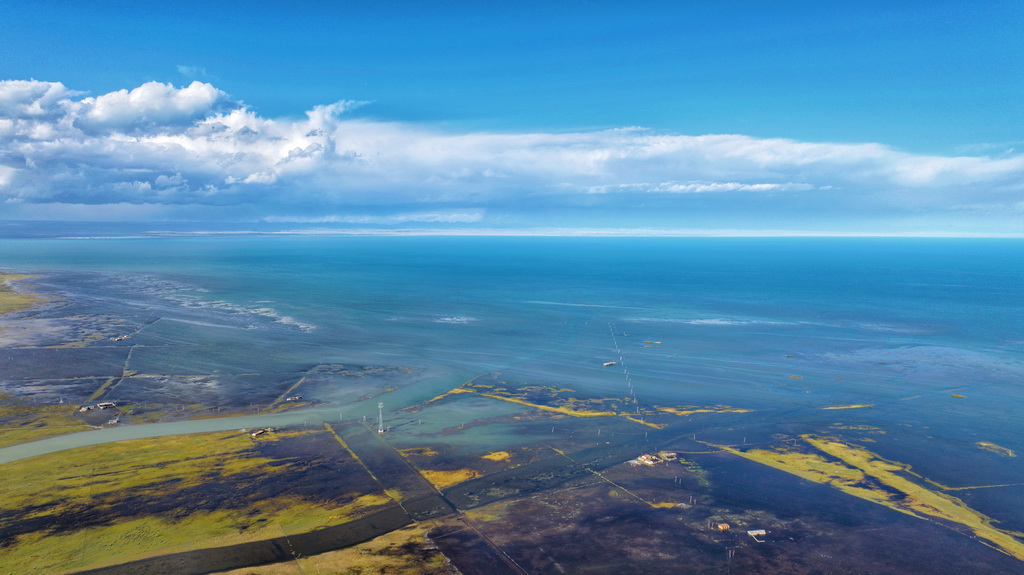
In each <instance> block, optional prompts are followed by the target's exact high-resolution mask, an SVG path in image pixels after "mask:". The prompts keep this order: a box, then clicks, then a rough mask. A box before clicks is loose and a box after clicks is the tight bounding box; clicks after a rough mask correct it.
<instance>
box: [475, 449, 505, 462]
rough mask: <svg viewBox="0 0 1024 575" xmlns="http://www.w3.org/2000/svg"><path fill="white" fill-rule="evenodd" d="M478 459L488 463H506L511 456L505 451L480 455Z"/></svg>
mask: <svg viewBox="0 0 1024 575" xmlns="http://www.w3.org/2000/svg"><path fill="white" fill-rule="evenodd" d="M480 457H481V458H483V459H487V460H490V461H506V460H507V459H508V458H509V457H512V455H511V454H510V453H509V452H507V451H492V452H490V453H488V454H487V455H481V456H480Z"/></svg>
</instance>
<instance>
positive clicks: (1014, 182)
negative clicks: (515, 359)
mask: <svg viewBox="0 0 1024 575" xmlns="http://www.w3.org/2000/svg"><path fill="white" fill-rule="evenodd" d="M362 105H364V103H362V102H353V101H340V102H336V103H333V104H329V105H323V106H317V107H315V108H314V109H312V110H309V111H307V112H306V113H305V115H304V117H299V118H264V117H261V116H260V115H258V114H257V113H256V112H254V111H253V110H252V109H250V108H249V107H247V106H246V105H245V104H244V103H242V102H240V101H237V100H234V99H232V98H231V97H230V96H229V95H228V94H226V93H224V92H222V91H221V90H219V89H217V88H216V87H214V86H213V85H211V84H209V83H204V82H199V81H195V82H192V83H191V84H189V85H188V86H184V87H175V86H172V85H170V84H162V83H158V82H149V83H146V84H143V85H141V86H138V87H135V88H132V89H130V90H129V89H124V90H118V91H116V92H111V93H109V94H102V95H99V96H86V95H84V94H82V93H80V92H77V91H75V90H72V89H69V88H67V87H65V86H64V85H63V84H61V83H59V82H39V81H4V82H0V218H8V219H17V218H23V219H104V218H111V219H132V218H135V219H191V220H210V221H216V220H222V219H225V218H228V219H250V220H262V221H274V222H307V223H309V222H313V223H353V224H358V223H381V224H394V223H409V222H414V223H415V222H419V223H423V224H438V223H470V224H474V225H488V224H493V225H504V226H526V225H531V224H533V223H546V224H552V223H558V224H560V225H567V226H572V225H589V226H594V225H598V226H601V225H613V223H614V222H615V221H617V220H616V218H620V219H621V221H622V222H623V223H624V225H656V226H662V227H665V226H668V227H671V226H673V225H675V226H678V227H690V228H692V227H701V226H702V224H704V225H712V226H740V227H750V226H755V227H756V226H757V225H761V224H763V225H779V224H782V225H791V226H792V225H794V223H795V222H800V221H803V222H811V223H813V225H814V226H816V227H818V228H821V227H822V226H823V225H824V226H825V227H828V226H829V225H832V226H833V227H836V226H839V227H842V226H843V225H845V226H847V227H850V226H853V227H856V226H865V225H870V224H871V223H872V222H876V223H877V222H881V221H885V222H889V224H888V225H892V226H899V225H905V222H910V221H913V222H916V224H915V225H933V226H937V227H941V226H943V225H946V226H949V225H959V226H961V227H970V228H971V229H974V230H975V231H986V229H988V228H992V227H993V226H998V227H999V230H992V231H1021V230H1022V229H1024V228H1022V227H1021V224H1022V222H1024V196H1022V194H1024V156H1022V155H1010V156H998V157H993V156H958V157H952V156H935V155H920V154H913V153H908V152H903V151H899V150H895V149H893V148H890V147H887V146H885V145H882V144H877V143H863V144H848V143H810V142H798V141H793V140H787V139H777V138H755V137H751V136H745V135H730V134H718V135H699V136H691V135H678V134H664V133H658V132H656V131H653V130H649V129H644V128H637V127H625V128H620V129H610V130H599V131H584V132H573V133H490V132H471V133H453V132H452V131H450V130H449V131H446V130H441V129H436V128H432V127H429V126H422V125H414V124H406V123H397V122H388V121H381V120H372V119H366V118H360V117H357V116H355V115H353V114H351V112H352V110H354V109H356V108H359V107H360V106H362ZM841 222H845V223H842V224H841ZM900 222H904V224H901V223H900Z"/></svg>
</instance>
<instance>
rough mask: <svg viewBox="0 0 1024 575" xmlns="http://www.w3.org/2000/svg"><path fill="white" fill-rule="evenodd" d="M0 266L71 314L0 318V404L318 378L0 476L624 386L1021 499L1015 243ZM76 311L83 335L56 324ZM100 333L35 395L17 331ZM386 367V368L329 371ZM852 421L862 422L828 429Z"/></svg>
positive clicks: (96, 249) (414, 252) (465, 247)
mask: <svg viewBox="0 0 1024 575" xmlns="http://www.w3.org/2000/svg"><path fill="white" fill-rule="evenodd" d="M0 267H2V268H7V269H11V270H17V271H22V272H31V273H36V274H39V277H38V278H37V279H35V280H33V283H34V284H35V285H36V289H38V290H39V291H41V292H43V293H44V294H50V295H52V296H53V297H54V299H58V296H62V297H63V299H61V300H60V302H61V303H60V304H59V306H60V307H59V308H58V307H55V306H57V304H52V305H51V309H50V310H49V311H44V312H42V313H36V314H28V315H25V314H23V315H21V316H12V317H9V318H5V319H4V320H0V321H2V324H0V327H6V328H7V336H6V337H4V338H3V339H0V345H2V346H4V350H3V351H4V352H5V356H6V359H5V360H4V362H5V363H4V364H3V371H0V387H2V388H3V389H4V390H6V391H8V392H12V393H16V394H18V395H20V396H22V397H27V398H30V399H34V400H37V401H52V400H56V399H57V398H58V397H60V398H62V399H65V398H66V399H67V400H68V401H83V400H84V399H83V398H82V397H81V394H82V393H83V392H82V391H77V392H76V391H74V389H73V388H72V387H71V386H69V385H66V384H64V383H61V382H62V381H64V380H62V379H60V378H59V377H58V375H60V377H65V378H66V377H69V376H73V377H78V378H90V377H91V378H101V377H106V376H108V375H109V374H108V373H106V371H108V370H109V369H113V370H115V371H120V370H121V369H122V367H123V368H124V369H128V370H131V371H133V372H136V373H138V374H140V375H139V376H138V377H128V378H125V379H124V380H123V381H121V382H120V383H118V385H117V387H116V388H115V389H112V390H110V392H109V393H108V395H107V397H110V398H114V399H123V400H127V401H132V402H146V401H149V402H159V403H178V402H180V403H182V404H191V403H199V404H203V405H221V406H235V407H238V406H241V407H243V408H244V407H245V406H255V408H254V411H255V410H258V408H259V406H260V405H266V404H268V403H269V402H271V401H273V399H274V398H276V397H277V396H278V395H280V394H281V393H283V392H284V390H286V389H288V388H289V386H291V385H293V384H295V383H296V382H298V381H299V380H300V379H302V378H304V377H305V378H308V379H309V381H310V383H309V384H308V387H307V388H306V389H307V390H304V391H303V393H305V394H306V396H307V399H310V400H316V401H318V402H323V406H322V407H319V408H316V409H313V410H306V411H302V412H296V413H292V414H282V415H274V416H259V417H247V418H245V419H239V420H237V421H235V420H208V421H204V422H188V423H172V424H164V425H168V426H170V427H167V428H162V427H155V426H134V427H124V428H121V429H116V430H102V431H94V432H87V433H84V434H77V435H74V436H68V437H61V438H54V439H50V440H46V442H38V443H37V444H35V445H34V446H31V445H30V446H24V447H17V448H7V449H4V450H0V461H7V460H10V459H11V458H17V457H19V455H17V454H18V453H31V452H32V450H33V449H34V450H51V448H56V449H59V448H66V447H70V446H73V445H81V444H84V443H76V442H82V441H86V442H94V441H99V440H102V441H110V440H115V439H121V438H127V437H129V436H146V435H153V434H160V433H167V432H169V431H168V430H173V432H185V431H198V430H200V429H202V430H211V429H225V428H226V429H232V428H241V427H251V426H256V425H279V424H282V423H302V422H304V421H306V422H309V423H318V422H319V421H320V420H327V421H335V420H337V419H338V418H339V417H357V418H358V417H363V416H367V417H369V418H371V419H372V418H374V417H375V416H376V403H377V401H382V402H384V403H385V405H386V412H387V414H388V420H389V422H392V423H393V424H394V425H395V428H396V431H398V432H399V433H398V434H396V435H395V437H396V441H401V439H400V438H401V437H402V435H401V434H408V437H412V436H414V435H424V434H432V433H439V432H441V431H443V430H446V429H450V428H453V427H456V426H459V425H460V424H461V423H463V421H462V420H463V419H470V420H485V419H487V418H489V417H497V416H500V415H504V414H508V413H511V412H514V411H516V410H518V409H520V408H519V407H518V406H510V405H509V404H500V403H497V402H490V403H488V402H487V401H481V402H479V403H477V404H472V409H461V411H458V412H456V410H453V409H452V408H447V407H444V406H440V407H438V408H436V409H434V410H433V411H431V410H425V411H423V412H422V413H421V414H413V413H410V412H398V410H399V409H401V408H405V407H409V406H412V405H415V404H418V403H420V402H423V401H425V400H428V399H430V398H432V397H434V396H436V395H438V394H440V393H444V392H445V391H448V390H449V389H451V388H453V387H455V386H457V385H460V384H462V383H464V382H466V381H468V380H470V379H472V378H474V377H477V376H481V375H484V374H490V373H495V372H497V373H499V374H500V377H501V378H502V379H503V380H505V381H508V382H509V383H510V384H515V385H529V384H534V385H554V386H559V387H564V388H571V389H573V390H575V392H576V393H578V394H580V395H581V396H588V397H620V396H624V395H626V394H628V393H629V386H630V385H631V386H632V388H633V389H634V391H635V394H636V397H637V399H638V401H639V402H640V403H641V404H642V405H645V406H653V405H663V406H664V405H676V406H687V405H697V406H704V405H719V404H725V405H731V406H736V407H742V408H747V409H752V410H755V411H754V412H752V413H750V414H745V415H743V416H742V417H739V416H721V418H720V419H715V417H716V416H706V417H703V418H680V419H679V420H678V422H677V423H675V424H674V427H672V428H670V431H673V432H675V433H683V432H684V431H685V432H689V431H690V430H691V428H692V430H693V431H694V432H697V431H700V432H701V433H703V434H705V435H706V436H707V437H708V438H710V439H715V438H721V439H722V440H732V441H738V440H739V439H740V438H743V439H745V440H747V441H749V442H751V443H754V442H758V441H767V440H770V438H771V437H772V435H773V434H775V433H792V432H824V431H825V430H828V429H833V428H834V426H835V425H836V424H842V425H866V426H873V427H877V428H879V429H881V430H883V431H885V432H886V433H885V434H884V435H881V436H879V437H876V438H875V440H876V441H875V444H873V445H871V449H872V450H874V451H876V452H878V453H880V454H881V455H883V456H885V457H887V458H890V459H893V460H896V461H901V462H904V463H908V464H910V465H912V466H913V467H914V469H915V470H919V471H921V472H922V473H923V474H924V475H925V476H926V477H929V478H930V479H934V480H936V481H939V482H941V483H943V484H946V485H950V486H971V485H988V484H1000V483H1012V482H1013V481H1014V478H1019V477H1020V476H1021V473H1022V471H1024V469H1022V468H1021V464H1020V463H1018V461H1019V460H1020V458H1008V457H1000V456H999V455H997V454H994V453H991V452H987V451H983V450H980V449H979V448H978V447H977V445H976V442H977V441H989V442H993V443H995V444H998V445H1000V446H1003V447H1006V448H1009V449H1012V450H1014V451H1015V452H1018V453H1019V452H1021V451H1024V443H1022V439H1021V436H1020V434H1019V424H1018V422H1017V419H1016V418H1015V413H1017V412H1018V411H1019V410H1020V408H1021V407H1022V404H1024V392H1022V386H1021V382H1022V381H1024V355H1022V353H1021V351H1020V350H1021V344H1022V342H1024V337H1022V336H1021V334H1022V333H1024V308H1022V307H1021V306H1020V305H1019V302H1020V301H1024V242H1021V241H1017V240H964V239H958V240H939V239H809V238H808V239H727V238H719V239H691V238H657V239H654V238H645V239H639V238H616V239H596V238H409V237H394V238H360V237H346V238H314V237H274V238H265V237H236V238H189V239H186V238H178V239H118V240H44V239H33V240H11V239H5V240H3V243H2V245H0ZM69 316H74V317H76V318H78V319H75V320H74V321H71V320H67V321H64V320H62V321H57V320H56V319H54V318H57V317H69ZM96 318H100V319H96ZM17 322H23V323H21V324H18V323H17ZM26 322H27V323H26ZM32 322H35V323H32ZM62 322H63V323H62ZM76 322H77V323H76ZM89 322H94V323H95V322H99V323H101V324H103V325H107V326H109V325H114V324H117V325H121V326H122V327H123V329H124V330H125V331H132V330H137V331H135V332H133V333H134V334H133V335H132V337H131V339H130V340H129V341H127V342H124V343H123V344H112V343H109V342H106V343H105V344H104V345H105V346H106V347H104V351H103V352H102V353H103V354H107V355H102V358H101V359H95V356H90V357H92V359H89V360H86V359H83V358H82V357H80V356H79V355H75V354H76V353H81V351H77V352H76V351H72V350H67V351H60V352H53V353H54V354H56V357H55V359H54V360H53V365H54V366H60V369H61V370H64V371H68V370H70V372H71V373H70V374H68V373H63V374H57V373H55V374H54V375H53V376H52V377H50V378H49V379H45V380H43V379H41V378H40V377H39V376H38V372H37V370H39V369H41V368H39V367H38V365H37V364H36V365H37V367H32V365H34V364H33V363H32V358H31V356H30V355H28V354H29V351H28V350H25V349H19V347H21V346H24V344H25V342H24V341H21V342H20V343H19V340H18V339H17V337H12V336H11V333H16V332H15V331H12V330H14V328H16V327H18V326H19V325H20V326H22V327H24V326H26V325H30V324H31V325H34V326H35V327H36V328H38V329H39V330H41V331H37V332H33V333H36V336H37V337H42V338H43V339H45V338H46V337H52V338H53V339H54V341H56V340H59V339H60V338H62V337H68V335H69V334H74V333H79V332H81V333H86V332H88V330H89V325H90V324H89ZM118 322H120V323H118ZM75 330H78V331H75ZM17 333H20V332H17ZM39 334H42V335H39ZM40 343H45V342H39V341H37V342H34V343H33V345H36V344H40ZM119 346H120V347H119ZM87 349H93V348H87ZM96 353H100V352H99V351H96ZM89 361H92V362H93V363H91V364H90V363H89ZM608 361H615V362H617V365H615V366H611V367H604V366H603V363H604V362H608ZM122 362H123V365H122ZM339 366H341V367H339ZM623 367H625V370H623ZM373 368H388V369H386V370H383V371H381V372H379V373H377V374H374V375H368V374H365V373H364V374H361V375H360V374H358V373H355V372H351V373H349V372H346V373H347V375H344V374H340V372H344V371H345V370H346V369H349V370H350V371H351V369H356V370H357V371H358V369H373ZM53 369H57V367H53ZM76 369H79V370H84V371H81V372H80V373H75V370H76ZM331 370H334V371H331ZM389 370H390V371H389ZM33 373H36V376H34V377H33ZM311 374H313V375H317V374H319V376H320V378H319V379H318V380H317V379H316V378H315V377H311ZM90 381H92V380H90ZM85 387H87V386H85ZM76 393H78V394H79V395H76ZM953 394H959V395H963V396H964V397H963V398H955V397H953ZM846 404H865V405H871V406H872V407H870V408H862V409H849V410H822V409H821V408H823V407H829V406H836V405H846ZM467 405H469V404H467ZM523 409H526V408H523ZM726 422H727V425H726ZM225 426H227V427H225ZM484 430H487V431H484ZM515 433H516V428H515V427H513V426H507V425H502V426H494V427H491V428H488V427H486V426H481V427H478V428H476V431H473V432H470V431H466V432H465V433H456V434H452V435H451V437H449V439H448V440H449V441H450V442H453V443H462V444H465V445H476V446H477V448H478V450H480V451H483V450H485V449H489V448H499V447H503V446H505V445H509V444H514V443H515V441H516V438H515V437H514V434H515ZM133 434H143V435H133ZM86 438H88V439H86ZM98 438H99V439H98ZM60 446H64V447H60ZM19 450H20V451H19ZM38 452H43V451H38ZM22 456H23V455H22ZM958 462H969V465H962V464H959V463H958ZM1018 491H1019V490H1018ZM1018 491H1013V490H1012V489H1009V488H1008V489H1007V490H1006V491H1005V493H1006V496H1005V497H1000V495H999V491H998V490H995V489H993V490H989V491H986V492H985V494H984V496H976V497H974V499H975V500H976V501H977V502H978V505H979V506H980V510H981V511H982V512H986V513H987V514H989V515H993V516H999V517H1011V518H1012V517H1024V508H1020V505H1021V498H1020V496H1019V494H1018ZM1007 506H1010V507H1011V509H1010V510H1009V511H1008V510H1007ZM1007 526H1008V527H1015V528H1017V529H1021V528H1024V526H1021V525H1007Z"/></svg>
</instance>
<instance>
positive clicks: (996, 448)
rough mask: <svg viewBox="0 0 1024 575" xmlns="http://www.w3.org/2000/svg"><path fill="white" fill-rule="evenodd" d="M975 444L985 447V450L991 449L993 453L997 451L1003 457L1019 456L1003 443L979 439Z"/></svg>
mask: <svg viewBox="0 0 1024 575" xmlns="http://www.w3.org/2000/svg"><path fill="white" fill-rule="evenodd" d="M975 445H977V446H978V447H980V448H982V449H984V450H985V451H991V452H992V453H997V454H999V455H1002V456H1003V457H1017V454H1016V453H1014V452H1013V450H1012V449H1008V448H1006V447H1003V446H1001V445H996V444H995V443H992V442H991V441H979V442H977V443H976V444H975Z"/></svg>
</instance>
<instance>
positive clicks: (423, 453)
mask: <svg viewBox="0 0 1024 575" xmlns="http://www.w3.org/2000/svg"><path fill="white" fill-rule="evenodd" d="M398 452H399V453H401V454H402V455H405V456H409V455H415V456H418V457H434V456H435V455H437V452H436V451H434V450H433V449H431V448H429V447H410V448H408V449H399V450H398Z"/></svg>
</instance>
